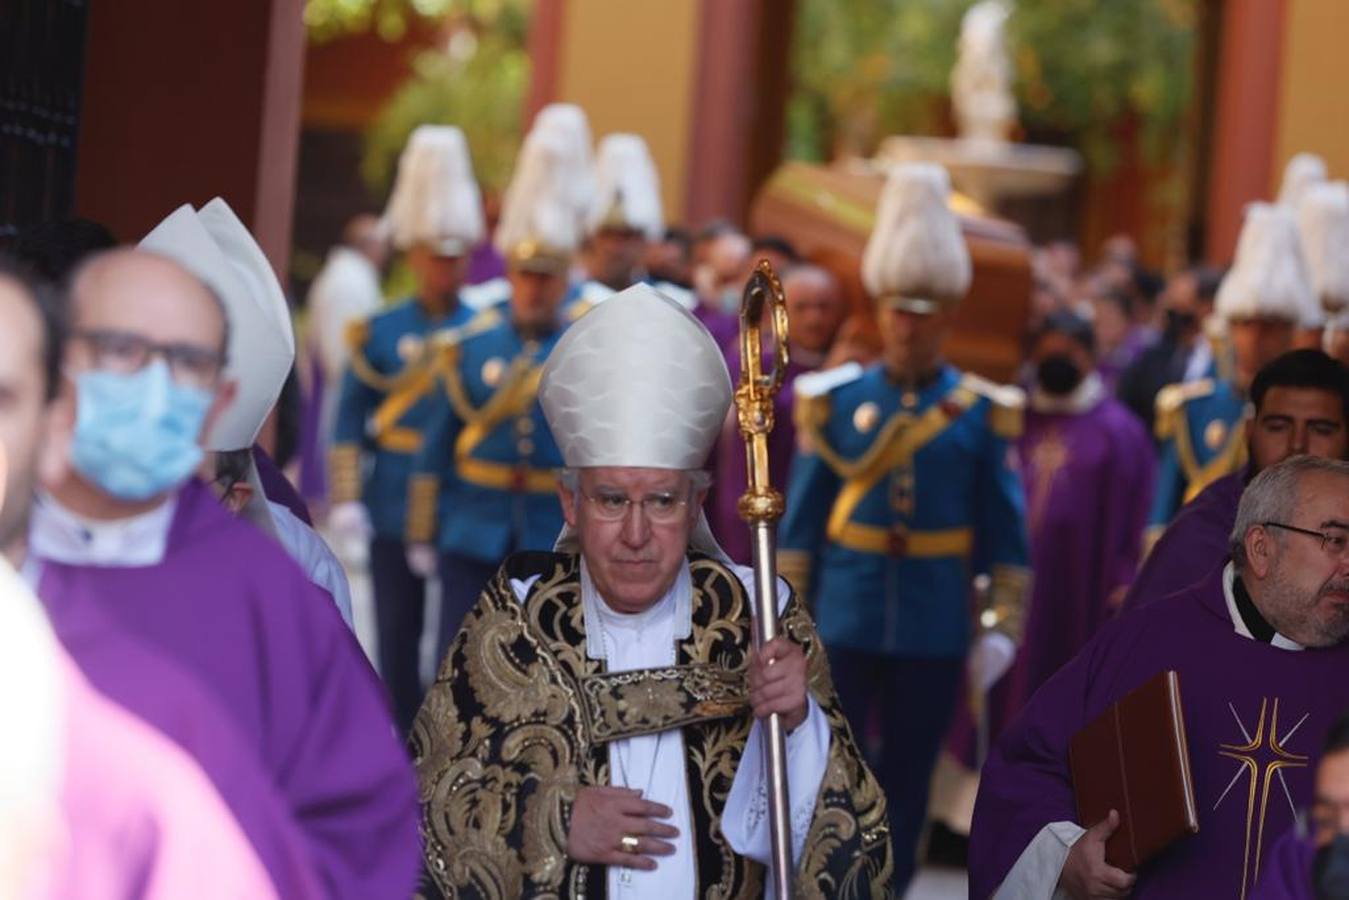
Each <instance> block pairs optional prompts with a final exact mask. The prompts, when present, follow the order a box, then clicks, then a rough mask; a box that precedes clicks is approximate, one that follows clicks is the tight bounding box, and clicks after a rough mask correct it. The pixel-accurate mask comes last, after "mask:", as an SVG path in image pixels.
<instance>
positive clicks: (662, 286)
mask: <svg viewBox="0 0 1349 900" xmlns="http://www.w3.org/2000/svg"><path fill="white" fill-rule="evenodd" d="M651 286H652V287H653V288H655V289H656V290H658V291H660V292H661V293H662V294H664V295H665V296H667V297H669V298H670V299H671V300H673V301H674V302H676V303H678V304H679V305H680V306H682V307H684V308H685V309H687V310H688V311H689V312H693V311H694V310H695V309H697V308H698V295H697V294H695V293H693V291H691V290H689V289H688V288H686V287H680V286H679V285H677V284H675V283H674V282H673V281H657V282H656V283H654V284H652V285H651Z"/></svg>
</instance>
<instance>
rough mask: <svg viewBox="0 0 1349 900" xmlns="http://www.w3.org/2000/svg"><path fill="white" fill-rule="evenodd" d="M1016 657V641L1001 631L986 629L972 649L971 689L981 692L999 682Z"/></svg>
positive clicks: (969, 671)
mask: <svg viewBox="0 0 1349 900" xmlns="http://www.w3.org/2000/svg"><path fill="white" fill-rule="evenodd" d="M1014 659H1016V643H1015V642H1014V641H1013V640H1012V639H1011V638H1009V637H1008V636H1007V635H1005V634H1003V633H1002V632H1001V631H985V632H984V633H983V634H981V635H979V639H978V640H977V641H975V642H974V648H973V649H972V650H970V658H969V662H968V663H967V665H968V666H969V669H968V674H969V683H970V689H971V690H977V691H978V692H979V693H981V694H986V693H988V689H989V688H991V687H993V685H995V684H997V683H998V679H999V678H1001V677H1002V676H1004V675H1006V674H1007V670H1008V669H1010V668H1011V667H1012V661H1013V660H1014Z"/></svg>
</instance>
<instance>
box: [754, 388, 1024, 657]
mask: <svg viewBox="0 0 1349 900" xmlns="http://www.w3.org/2000/svg"><path fill="white" fill-rule="evenodd" d="M795 385H796V392H797V407H796V420H797V433H798V436H799V441H800V449H799V451H798V455H797V459H796V460H795V461H794V462H793V464H792V475H791V481H790V484H789V486H788V491H787V510H786V515H785V517H784V518H783V520H782V524H781V528H780V531H779V541H780V546H781V548H782V549H781V551H780V556H779V558H780V565H781V568H782V571H783V573H784V574H786V575H788V577H789V578H791V579H792V580H793V582H794V583H795V584H796V585H797V586H798V587H799V588H805V589H806V590H807V592H808V593H807V596H809V597H812V598H813V601H814V607H815V615H816V622H817V624H818V627H819V631H820V636H821V637H822V638H823V639H824V642H825V644H826V645H828V646H830V647H835V648H852V649H857V650H862V651H867V652H872V653H878V654H884V655H889V656H896V657H916V658H953V657H960V656H963V655H964V654H965V652H966V649H967V647H968V644H969V640H970V635H971V631H972V629H971V624H970V612H969V611H970V593H971V591H970V584H971V578H972V576H973V575H974V574H976V573H991V574H992V575H993V585H994V587H993V601H994V602H993V605H992V606H991V607H990V610H989V612H988V613H987V614H986V615H985V616H983V617H981V621H982V622H983V624H985V625H986V626H990V627H1005V628H1006V629H1007V630H1009V631H1013V632H1015V622H1016V621H1017V620H1019V611H1020V606H1021V604H1022V603H1023V599H1024V593H1025V588H1026V582H1027V578H1026V565H1027V559H1028V548H1027V537H1026V527H1025V521H1024V508H1025V501H1024V498H1023V495H1022V488H1021V483H1020V480H1019V478H1018V476H1017V473H1016V467H1015V466H1014V465H1013V463H1012V460H1011V458H1010V454H1011V453H1012V449H1011V445H1010V443H1009V442H1010V441H1011V440H1012V439H1014V438H1015V437H1016V436H1017V434H1018V433H1019V432H1020V426H1021V418H1022V410H1023V405H1024V399H1023V397H1022V395H1021V392H1020V391H1018V390H1017V389H1016V388H1004V387H999V386H997V385H994V384H991V383H989V382H986V381H984V380H983V379H980V378H977V377H975V376H971V375H962V374H961V373H960V372H959V371H957V370H956V369H954V368H951V367H949V366H947V367H944V368H942V369H941V370H940V372H939V374H938V375H937V377H936V379H935V380H933V382H932V383H930V384H929V385H927V386H926V387H924V388H921V389H919V390H915V391H908V390H903V389H901V388H900V387H898V386H896V385H894V384H893V383H892V382H891V381H890V380H889V379H888V378H887V377H886V374H885V371H884V369H883V368H882V367H881V366H879V365H877V366H872V367H870V368H868V369H865V370H864V369H861V368H860V367H858V366H855V365H853V366H848V367H842V368H840V369H835V370H831V371H829V372H823V373H817V374H815V375H803V376H801V377H800V378H798V379H797V381H796V382H795ZM1014 636H1015V635H1014Z"/></svg>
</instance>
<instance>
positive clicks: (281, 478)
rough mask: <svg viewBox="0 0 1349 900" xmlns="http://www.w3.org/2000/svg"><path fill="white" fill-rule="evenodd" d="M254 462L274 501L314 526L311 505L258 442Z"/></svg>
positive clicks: (259, 476) (254, 449) (264, 491)
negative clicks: (310, 514)
mask: <svg viewBox="0 0 1349 900" xmlns="http://www.w3.org/2000/svg"><path fill="white" fill-rule="evenodd" d="M253 464H254V465H255V466H257V467H258V480H260V481H261V482H262V492H263V493H264V494H266V495H267V499H268V500H271V501H272V502H273V503H280V504H281V505H282V506H284V507H285V508H286V509H288V510H290V511H291V513H292V514H293V515H294V516H295V518H297V519H299V520H300V521H301V522H303V523H305V524H306V525H310V526H312V525H313V524H314V520H313V519H312V518H310V516H309V507H308V506H306V505H305V502H304V500H303V499H302V498H301V497H300V494H299V492H298V491H296V490H295V486H294V485H293V484H291V483H290V479H289V478H287V477H286V476H285V475H284V474H283V473H282V472H281V470H280V469H279V468H277V465H276V463H275V462H274V461H273V460H272V458H271V456H269V455H268V454H267V451H266V450H264V449H262V447H260V446H258V445H257V444H254V445H253Z"/></svg>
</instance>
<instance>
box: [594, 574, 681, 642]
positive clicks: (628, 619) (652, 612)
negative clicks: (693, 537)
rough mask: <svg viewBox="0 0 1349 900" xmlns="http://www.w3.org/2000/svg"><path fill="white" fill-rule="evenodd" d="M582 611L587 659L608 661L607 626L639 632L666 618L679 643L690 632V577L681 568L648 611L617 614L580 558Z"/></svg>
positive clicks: (674, 637)
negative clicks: (605, 640) (605, 634)
mask: <svg viewBox="0 0 1349 900" xmlns="http://www.w3.org/2000/svg"><path fill="white" fill-rule="evenodd" d="M581 609H582V611H583V613H584V614H585V630H586V656H588V657H589V658H590V659H605V660H607V659H608V658H609V651H608V650H607V649H605V646H604V630H605V628H606V627H607V628H609V629H611V630H624V629H627V630H633V629H642V628H645V627H648V626H653V625H655V624H656V622H657V621H659V620H663V619H666V618H667V617H668V619H669V621H670V624H671V626H672V628H673V635H672V638H673V640H675V641H682V640H685V639H686V638H688V636H689V635H690V634H692V633H693V579H692V578H691V577H690V576H689V567H688V566H687V565H683V566H680V567H679V574H678V575H676V576H675V580H674V584H672V585H670V589H669V590H668V591H666V592H665V595H664V596H663V597H661V598H660V599H659V600H657V601H656V602H655V603H653V604H652V605H651V606H650V608H648V609H645V610H643V611H642V612H639V613H631V614H625V613H620V612H616V611H614V610H613V609H611V608H610V607H609V604H607V603H605V602H604V598H602V597H601V596H600V592H599V590H598V589H596V587H595V582H594V581H593V580H592V579H591V577H590V569H589V568H588V567H587V566H586V562H585V557H584V556H582V557H581Z"/></svg>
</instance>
